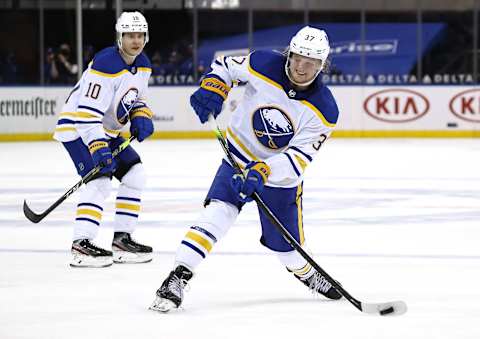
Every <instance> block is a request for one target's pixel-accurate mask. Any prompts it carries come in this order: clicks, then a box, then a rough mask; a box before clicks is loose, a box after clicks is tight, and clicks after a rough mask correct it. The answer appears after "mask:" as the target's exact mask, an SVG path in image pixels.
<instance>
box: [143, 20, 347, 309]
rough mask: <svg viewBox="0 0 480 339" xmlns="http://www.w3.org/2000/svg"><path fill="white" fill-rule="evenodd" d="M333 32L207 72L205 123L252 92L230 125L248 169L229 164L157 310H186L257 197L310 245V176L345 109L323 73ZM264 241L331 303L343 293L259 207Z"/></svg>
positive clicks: (228, 60) (309, 34)
mask: <svg viewBox="0 0 480 339" xmlns="http://www.w3.org/2000/svg"><path fill="white" fill-rule="evenodd" d="M329 50H330V47H329V42H328V38H327V35H326V33H325V32H324V31H323V30H319V29H316V28H312V27H309V26H307V27H304V28H302V29H301V30H300V31H299V32H297V34H296V35H295V36H294V37H293V38H292V39H291V42H290V45H289V48H288V50H287V51H286V52H285V53H284V54H281V53H277V52H273V51H255V52H252V53H251V54H250V55H248V56H246V57H219V58H217V59H216V60H215V61H214V62H213V63H212V71H211V72H210V73H208V74H206V75H205V77H204V78H203V80H202V82H201V86H200V88H199V89H198V90H197V91H196V92H195V93H194V94H193V95H192V96H191V98H190V103H191V105H192V107H193V109H194V110H195V113H196V114H197V115H198V117H199V119H200V121H201V122H202V123H205V122H206V121H207V120H208V117H209V115H210V114H213V115H214V116H215V117H216V116H217V115H218V114H219V113H220V112H221V110H222V104H223V101H224V100H225V99H226V98H227V95H228V92H229V90H230V88H231V86H232V84H234V83H235V82H242V83H245V84H246V88H245V94H244V97H243V99H242V101H241V102H240V104H239V105H238V107H237V108H236V109H235V111H234V112H233V114H232V118H231V120H230V123H229V125H228V128H227V143H228V147H229V150H230V152H231V153H232V155H233V157H234V159H235V160H236V161H237V162H238V164H239V165H240V167H241V168H242V169H243V170H244V174H245V179H243V178H242V177H241V176H239V175H236V174H235V170H234V168H233V167H232V166H231V164H229V163H228V161H227V159H224V160H223V161H222V164H221V165H220V167H219V169H218V171H217V174H216V176H215V178H214V180H213V183H212V185H211V187H210V190H209V192H208V194H207V197H206V199H205V204H204V205H205V209H204V211H203V213H202V214H201V216H200V217H199V218H198V220H197V221H196V223H194V224H193V225H191V227H190V228H189V230H188V231H187V233H186V235H185V237H184V239H183V240H182V241H181V244H180V246H179V248H178V250H177V253H176V257H175V263H174V268H173V271H171V272H170V274H169V276H168V277H167V278H166V279H165V281H164V282H163V284H162V285H161V287H160V288H159V289H158V290H157V292H156V298H155V301H154V302H153V304H152V306H151V309H153V310H157V311H161V312H167V311H169V310H171V309H172V308H178V307H179V306H180V304H181V303H182V300H183V290H184V287H185V285H186V284H187V283H188V281H189V280H190V279H191V278H192V277H193V275H194V271H195V269H196V268H197V266H198V265H199V264H200V262H202V261H203V260H204V259H205V258H206V256H207V255H208V253H209V252H210V251H211V250H212V248H213V246H214V245H215V243H216V242H217V241H219V240H220V239H221V238H222V237H223V236H224V235H225V234H226V233H227V231H228V230H229V228H230V227H231V226H232V224H233V223H234V221H235V219H236V218H237V215H238V213H239V212H240V210H241V208H242V206H243V205H244V204H245V203H247V202H249V201H252V197H251V195H252V194H253V193H254V192H257V193H258V194H259V195H260V197H261V198H262V200H263V201H264V202H265V203H266V205H268V207H269V208H270V209H271V210H272V211H273V212H274V214H275V215H276V216H277V217H278V218H279V220H280V221H281V222H282V224H283V225H284V226H285V227H286V228H287V230H288V231H289V232H290V234H291V235H292V236H293V237H294V238H295V239H296V240H297V241H298V242H299V243H300V244H302V245H303V244H304V241H305V239H304V233H303V220H302V185H303V174H304V171H305V169H306V167H307V166H308V164H309V163H310V162H311V161H312V160H313V158H314V156H315V155H316V154H317V152H318V151H319V150H320V148H321V146H322V144H323V143H324V142H325V140H326V139H327V138H328V137H329V135H330V134H331V132H332V130H333V128H334V127H335V124H336V122H337V119H338V114H339V112H338V108H337V104H336V102H335V99H334V98H333V96H332V94H331V92H330V90H329V89H328V88H327V87H326V86H324V85H323V84H322V83H321V80H320V79H319V78H318V75H319V74H320V72H321V71H322V69H323V67H324V66H325V63H326V61H327V57H328V54H329ZM259 213H260V222H261V227H262V236H261V238H260V242H261V243H262V244H263V245H264V246H266V247H267V248H269V249H270V250H272V251H274V252H275V253H276V254H277V256H278V258H279V259H280V262H281V263H282V264H283V265H284V266H285V267H286V268H287V269H288V270H289V271H290V272H292V274H293V275H294V276H295V277H296V278H297V279H299V280H300V281H301V282H302V283H303V284H305V285H307V286H308V287H309V288H310V289H311V290H312V291H313V292H314V293H319V294H322V295H324V296H325V297H327V298H330V299H340V298H341V295H340V294H339V293H338V291H337V290H335V289H334V288H333V287H332V285H331V284H330V283H329V282H328V281H326V280H325V279H324V278H323V277H322V275H321V274H320V273H319V272H317V271H316V270H315V269H314V268H313V267H312V266H311V265H310V264H309V263H308V262H307V261H306V260H305V259H304V258H303V257H302V256H301V255H300V254H299V253H298V252H297V251H294V250H293V248H292V247H291V245H289V244H288V243H287V242H286V241H285V239H284V238H283V237H282V236H281V234H280V232H278V231H277V230H276V228H275V227H274V226H273V225H272V223H271V222H270V220H269V219H268V218H267V216H266V215H265V214H264V213H263V211H262V210H259Z"/></svg>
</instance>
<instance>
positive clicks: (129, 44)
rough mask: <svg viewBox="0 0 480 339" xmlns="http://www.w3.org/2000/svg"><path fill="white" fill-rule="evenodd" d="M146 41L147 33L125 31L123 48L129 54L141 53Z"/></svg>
mask: <svg viewBox="0 0 480 339" xmlns="http://www.w3.org/2000/svg"><path fill="white" fill-rule="evenodd" d="M144 42H145V33H140V32H133V33H123V36H122V48H123V50H124V51H125V52H127V54H129V55H137V54H140V53H141V52H142V50H143V45H144Z"/></svg>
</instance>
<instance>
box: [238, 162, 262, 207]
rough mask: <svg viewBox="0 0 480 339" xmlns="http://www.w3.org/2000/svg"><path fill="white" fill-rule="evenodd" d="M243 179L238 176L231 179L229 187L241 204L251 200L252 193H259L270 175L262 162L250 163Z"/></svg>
mask: <svg viewBox="0 0 480 339" xmlns="http://www.w3.org/2000/svg"><path fill="white" fill-rule="evenodd" d="M245 169H246V172H245V179H243V177H242V176H241V175H239V174H235V175H234V176H233V177H232V181H231V185H232V188H233V190H234V191H235V192H236V193H237V194H238V198H239V200H240V201H242V202H250V201H252V200H253V198H252V194H253V193H254V192H257V193H260V192H262V190H263V186H264V185H265V183H266V182H267V179H268V176H269V175H270V167H268V165H267V164H266V163H264V162H263V161H259V162H258V161H252V162H250V163H249V164H248V165H247V167H246V168H245Z"/></svg>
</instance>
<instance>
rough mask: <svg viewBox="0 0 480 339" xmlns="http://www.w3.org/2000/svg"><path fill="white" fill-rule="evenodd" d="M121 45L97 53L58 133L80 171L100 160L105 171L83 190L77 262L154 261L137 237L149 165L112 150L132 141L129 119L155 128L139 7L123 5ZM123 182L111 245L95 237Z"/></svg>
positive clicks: (137, 126)
mask: <svg viewBox="0 0 480 339" xmlns="http://www.w3.org/2000/svg"><path fill="white" fill-rule="evenodd" d="M115 29H116V32H117V46H113V47H109V48H105V49H104V50H102V51H100V52H99V53H97V54H96V55H95V56H94V58H93V61H92V62H91V63H90V64H89V66H88V68H87V69H86V70H85V72H84V73H83V75H82V77H81V79H80V81H79V82H78V83H77V84H76V85H75V87H74V88H73V90H72V91H71V92H70V95H69V96H68V98H67V100H66V103H65V105H64V106H63V108H62V110H61V112H60V116H59V120H58V122H57V126H56V129H55V134H54V138H55V139H56V140H58V141H60V142H62V144H63V145H64V146H65V149H66V150H67V152H68V154H69V155H70V157H71V159H72V160H73V162H74V164H75V167H76V169H77V172H78V174H79V175H80V176H82V177H83V176H84V175H85V174H86V173H88V172H89V171H90V170H91V169H92V168H93V167H95V166H99V165H101V166H103V168H102V169H101V171H100V173H99V175H98V176H97V177H96V178H95V179H94V180H91V181H90V182H88V183H87V184H86V185H85V187H84V190H83V191H82V192H81V193H80V198H79V202H78V205H77V209H76V218H75V222H74V232H73V244H72V256H73V258H72V261H71V263H70V265H71V266H73V267H105V266H110V265H112V263H113V262H117V263H142V262H149V261H151V260H152V248H151V247H150V246H145V245H142V244H139V243H137V242H136V241H134V240H133V239H132V237H131V234H132V232H133V231H134V230H135V228H136V225H137V221H138V215H139V212H140V207H141V194H142V190H143V189H144V186H145V179H146V178H145V171H144V168H143V165H142V162H141V160H140V156H139V155H138V154H137V152H136V151H135V150H134V149H133V148H132V147H131V146H128V147H127V148H126V149H125V150H123V151H122V152H121V153H119V154H118V156H116V157H115V158H113V157H112V151H111V150H112V149H115V148H117V147H118V146H119V145H120V144H122V142H124V141H125V140H124V139H123V138H122V137H121V136H120V130H121V129H122V128H123V127H124V126H125V124H126V123H127V122H128V121H130V133H131V134H132V135H134V136H136V138H137V140H138V141H140V142H141V141H143V140H145V139H146V138H148V137H149V136H150V135H152V133H153V123H152V115H153V113H152V111H151V110H150V109H149V108H148V107H147V105H146V103H145V100H146V93H147V89H148V79H149V78H150V74H151V65H150V61H149V60H148V58H147V56H146V55H145V54H144V53H143V48H144V47H145V44H146V43H147V42H148V25H147V21H146V20H145V17H144V16H143V15H142V14H141V13H139V12H124V13H122V15H121V16H120V17H119V18H118V20H117V23H116V25H115ZM112 177H115V178H116V179H117V180H119V181H120V186H119V189H118V192H117V197H116V205H115V206H116V211H115V222H114V231H115V233H114V237H113V241H112V250H113V253H112V251H109V250H106V249H103V248H100V247H98V246H96V245H94V244H93V243H92V240H93V239H94V238H95V237H96V235H97V232H98V227H99V226H100V223H101V219H102V214H103V210H104V202H105V199H106V198H107V197H108V196H109V195H110V191H111V186H112V183H111V180H112Z"/></svg>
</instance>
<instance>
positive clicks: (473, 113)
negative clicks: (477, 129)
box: [448, 89, 480, 122]
mask: <svg viewBox="0 0 480 339" xmlns="http://www.w3.org/2000/svg"><path fill="white" fill-rule="evenodd" d="M448 106H449V107H450V112H452V113H453V115H455V116H456V117H458V118H460V119H463V120H466V121H470V122H480V89H469V90H466V91H463V92H460V93H458V94H457V95H455V96H454V97H453V98H452V99H451V100H450V104H449V105H448Z"/></svg>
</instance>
